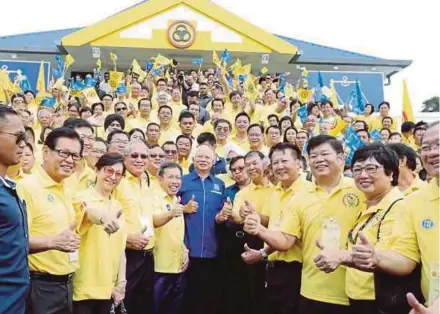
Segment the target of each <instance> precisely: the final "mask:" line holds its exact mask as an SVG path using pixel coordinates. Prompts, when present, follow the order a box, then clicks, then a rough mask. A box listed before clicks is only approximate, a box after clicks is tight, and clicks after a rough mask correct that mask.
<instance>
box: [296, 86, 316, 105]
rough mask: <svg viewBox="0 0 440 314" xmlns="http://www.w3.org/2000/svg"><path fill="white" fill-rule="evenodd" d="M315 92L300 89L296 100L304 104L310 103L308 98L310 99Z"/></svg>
mask: <svg viewBox="0 0 440 314" xmlns="http://www.w3.org/2000/svg"><path fill="white" fill-rule="evenodd" d="M314 92H315V89H314V88H313V89H306V88H300V89H299V91H298V100H299V101H300V102H301V103H302V104H305V103H307V102H309V101H310V98H311V97H312V95H313V93H314Z"/></svg>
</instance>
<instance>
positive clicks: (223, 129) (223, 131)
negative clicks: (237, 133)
mask: <svg viewBox="0 0 440 314" xmlns="http://www.w3.org/2000/svg"><path fill="white" fill-rule="evenodd" d="M214 132H215V137H216V139H217V140H219V141H226V139H227V138H228V136H229V133H230V132H231V130H230V129H229V124H227V123H223V122H220V123H219V124H217V127H216V128H215V130H214Z"/></svg>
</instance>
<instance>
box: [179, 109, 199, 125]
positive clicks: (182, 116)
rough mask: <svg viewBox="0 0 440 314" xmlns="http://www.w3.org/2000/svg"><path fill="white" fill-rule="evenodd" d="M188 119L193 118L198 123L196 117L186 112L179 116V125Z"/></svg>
mask: <svg viewBox="0 0 440 314" xmlns="http://www.w3.org/2000/svg"><path fill="white" fill-rule="evenodd" d="M186 118H191V119H192V120H193V121H196V117H194V115H193V114H192V113H191V112H189V111H186V110H184V111H182V112H181V113H180V115H179V123H180V122H181V121H182V120H183V119H186Z"/></svg>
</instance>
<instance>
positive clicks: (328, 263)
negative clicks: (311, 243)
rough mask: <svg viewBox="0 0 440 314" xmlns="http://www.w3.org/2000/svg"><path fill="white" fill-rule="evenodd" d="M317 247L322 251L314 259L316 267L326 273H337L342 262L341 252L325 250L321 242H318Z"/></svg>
mask: <svg viewBox="0 0 440 314" xmlns="http://www.w3.org/2000/svg"><path fill="white" fill-rule="evenodd" d="M316 246H317V247H318V248H319V249H320V252H319V254H318V255H316V257H315V258H314V259H313V261H314V262H315V265H316V267H318V269H319V270H321V271H323V272H325V273H331V272H333V271H335V270H336V269H337V268H338V267H339V265H341V262H342V260H341V258H340V254H339V251H338V250H334V249H329V248H325V247H324V245H322V243H321V242H320V241H316Z"/></svg>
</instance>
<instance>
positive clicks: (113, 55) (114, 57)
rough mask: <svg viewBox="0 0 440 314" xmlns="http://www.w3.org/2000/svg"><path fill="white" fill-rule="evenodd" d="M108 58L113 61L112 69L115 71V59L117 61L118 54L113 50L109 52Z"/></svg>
mask: <svg viewBox="0 0 440 314" xmlns="http://www.w3.org/2000/svg"><path fill="white" fill-rule="evenodd" d="M110 60H112V61H113V66H114V70H115V72H116V61H118V55H117V54H115V53H113V52H110Z"/></svg>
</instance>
